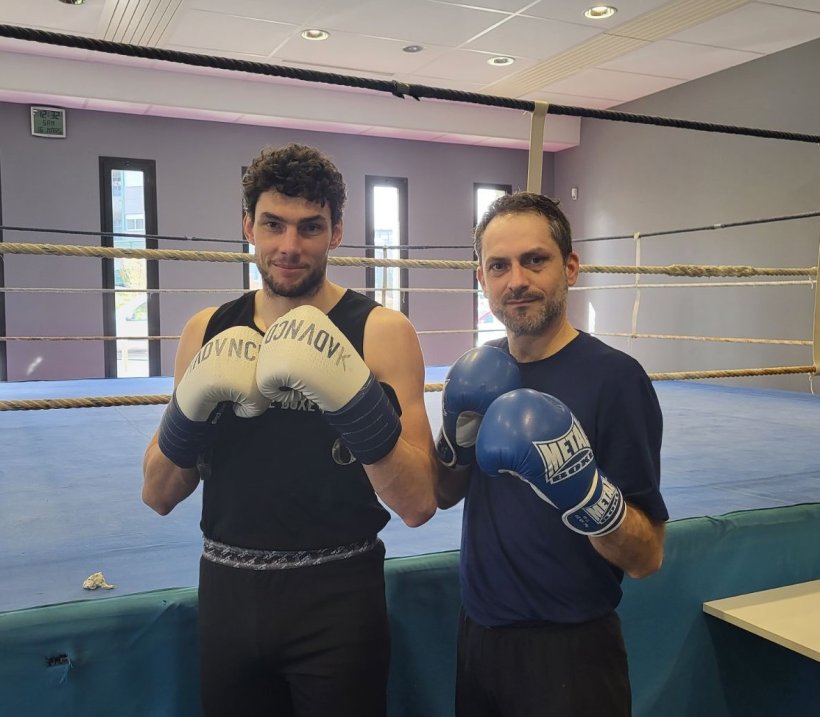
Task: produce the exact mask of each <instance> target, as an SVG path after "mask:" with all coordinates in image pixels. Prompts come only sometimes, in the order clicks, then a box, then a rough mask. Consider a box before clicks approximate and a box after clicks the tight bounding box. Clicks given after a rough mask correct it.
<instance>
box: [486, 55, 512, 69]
mask: <svg viewBox="0 0 820 717" xmlns="http://www.w3.org/2000/svg"><path fill="white" fill-rule="evenodd" d="M513 62H515V59H513V58H512V57H504V56H500V57H491V58H490V59H489V60H487V64H488V65H492V66H493V67H506V66H507V65H512V63H513Z"/></svg>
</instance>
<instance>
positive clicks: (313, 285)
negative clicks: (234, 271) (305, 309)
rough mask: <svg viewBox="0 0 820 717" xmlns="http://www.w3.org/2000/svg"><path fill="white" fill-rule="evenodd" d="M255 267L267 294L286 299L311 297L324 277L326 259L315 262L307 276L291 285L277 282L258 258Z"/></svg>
mask: <svg viewBox="0 0 820 717" xmlns="http://www.w3.org/2000/svg"><path fill="white" fill-rule="evenodd" d="M256 268H257V269H259V275H260V276H261V277H262V283H263V284H264V285H265V291H266V293H267V294H268V295H269V296H283V297H286V298H288V299H295V298H298V297H311V296H314V295H315V294H316V292H318V291H319V288H320V287H321V286H322V282H323V281H324V278H325V270H326V268H327V261H323V262H321V263H319V264H317V265H316V266H315V267H314V268H313V269H312V270H311V271H310V273H309V274H307V276H305V277H304V278H303V279H302V280H301V281H299V282H298V283H296V284H293V285H287V284H283V283H281V282H277V281H276V280H275V279H274V278H273V276H271V274H270V273H269V272H268V271H267V270H266V268H265V267H263V266H262V264H261V262H260V260H259V259H258V258H257V260H256Z"/></svg>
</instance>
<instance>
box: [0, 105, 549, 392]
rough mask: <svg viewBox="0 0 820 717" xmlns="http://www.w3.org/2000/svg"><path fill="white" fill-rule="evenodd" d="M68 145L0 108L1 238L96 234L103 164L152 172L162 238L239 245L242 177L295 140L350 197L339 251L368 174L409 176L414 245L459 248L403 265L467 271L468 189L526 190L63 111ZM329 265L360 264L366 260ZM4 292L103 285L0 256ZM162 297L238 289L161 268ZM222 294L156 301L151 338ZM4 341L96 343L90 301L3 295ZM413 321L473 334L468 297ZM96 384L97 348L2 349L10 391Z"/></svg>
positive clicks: (170, 347) (420, 276)
mask: <svg viewBox="0 0 820 717" xmlns="http://www.w3.org/2000/svg"><path fill="white" fill-rule="evenodd" d="M67 126H68V138H67V139H64V140H55V139H42V138H33V137H31V136H30V132H29V118H28V106H27V105H22V104H19V105H18V104H0V172H2V175H0V178H1V179H2V182H0V187H2V207H3V222H4V224H5V225H6V226H22V227H40V228H49V229H65V230H68V229H75V230H84V231H99V229H100V197H99V169H98V158H99V157H100V156H113V157H128V158H139V159H153V160H156V169H157V195H158V197H157V200H158V209H157V211H158V220H159V234H164V235H172V236H196V237H210V238H220V239H222V238H225V239H230V240H237V239H240V238H241V227H240V218H241V214H240V186H239V182H240V175H241V167H242V166H243V165H247V164H248V163H249V162H250V160H251V159H252V158H253V157H254V156H255V155H256V154H257V153H258V151H259V150H260V149H261V148H262V147H263V146H265V145H267V144H280V143H286V142H290V141H300V142H304V143H307V144H312V145H315V146H317V147H319V148H321V149H322V150H324V151H325V152H327V153H329V154H330V155H331V156H332V157H333V158H334V160H335V161H336V162H337V164H338V166H339V168H340V170H341V171H342V173H343V174H344V176H345V180H346V182H347V186H348V194H349V198H348V206H347V210H346V214H345V241H346V242H347V243H348V244H356V245H363V244H364V243H365V237H364V202H365V199H364V186H365V175H368V174H370V175H378V176H395V177H406V178H407V179H408V195H409V220H408V226H409V232H410V243H411V244H417V245H418V244H421V245H464V247H465V249H464V250H461V251H457V250H429V251H414V252H411V257H412V258H428V259H431V258H432V259H449V258H452V259H472V250H471V248H470V247H471V229H472V213H473V198H472V192H473V183H474V182H482V183H484V182H486V183H501V184H510V185H512V187H513V188H514V189H517V188H521V187H524V186H526V176H527V153H526V152H525V151H522V150H509V149H494V148H481V147H468V146H462V145H446V144H438V143H427V142H418V141H409V140H408V141H402V140H391V139H382V138H373V137H360V136H353V135H341V134H325V133H315V132H304V131H297V130H285V129H273V128H262V127H252V126H243V125H230V124H221V123H214V122H203V121H194V120H182V119H165V118H157V117H145V116H137V115H126V114H113V113H100V112H88V111H81V110H69V111H68V117H67ZM553 174H554V166H553V158H552V156H550V155H547V156H545V163H544V191H545V192H547V193H550V192H552V190H553V187H552V177H553ZM4 240H5V241H6V242H35V243H63V244H90V245H93V244H99V239H98V237H93V236H77V235H71V234H45V233H31V232H16V231H9V230H7V231H5V232H4ZM160 247H161V248H174V249H177V248H183V249H199V250H227V251H239V250H240V249H239V246H238V245H235V244H234V245H230V244H210V243H209V244H190V243H180V242H170V241H163V242H160ZM337 253H338V254H339V255H352V256H357V255H358V256H361V255H363V254H364V252H363V251H362V250H345V249H344V247H342V248H341V249H340V250H339V251H338V252H337ZM5 270H6V271H5V277H6V284H7V286H9V287H12V286H14V287H27V286H28V287H34V286H37V287H97V288H99V287H100V286H101V274H102V272H101V268H100V260H99V259H95V258H80V257H77V258H75V257H57V256H42V255H41V256H25V255H7V256H6V257H5ZM330 275H331V278H332V279H333V280H335V281H338V282H340V283H342V284H344V285H347V286H352V287H363V286H364V285H365V272H364V269H353V268H334V267H331V269H330ZM472 281H473V278H472V273H471V272H468V271H463V270H462V271H458V270H432V269H411V270H410V285H411V287H413V288H428V287H441V286H444V287H462V288H471V287H472ZM160 286H161V287H163V288H203V287H212V288H232V287H241V286H242V270H241V265H240V264H218V263H212V262H211V263H206V262H187V261H185V262H183V261H162V262H161V263H160ZM233 296H234V295H232V294H225V293H214V294H213V295H209V294H208V295H206V294H193V293H189V294H184V293H180V294H162V295H161V301H160V303H161V333H162V334H163V335H176V334H178V333H179V332H180V330H181V328H182V326H183V324H184V322H185V320H186V319H187V318H188V317H189V316H190V315H191V314H192V313H194V312H195V311H196V310H198V309H199V308H202V307H204V306H209V305H214V304H217V303H221V302H222V301H225V300H227V299H228V298H232V297H233ZM6 313H7V333H8V335H9V336H40V335H42V336H45V335H63V336H66V335H71V336H84V335H88V336H98V335H101V334H102V333H103V331H102V300H101V295H100V294H92V295H86V294H64V295H55V294H23V293H11V292H9V293H8V294H7V296H6ZM410 318H411V320H412V321H413V323H414V324H415V325H416V328H417V329H418V330H419V331H424V330H436V329H467V328H470V327H471V326H472V322H473V297H472V295H470V294H445V293H442V294H427V293H418V294H413V295H411V298H410ZM471 345H472V336H471V335H469V334H455V335H449V336H448V335H422V348H423V350H424V354H425V360H426V362H427V363H428V364H430V365H435V364H447V363H451V362H452V361H454V360H455V359H456V358H457V357H458V356H459V355H460V354H461V353H462V352H463V351H465V350H466V349H467V348H469V346H471ZM175 347H176V342H175V341H164V342H163V345H162V355H163V361H162V372H163V373H164V374H170V373H172V371H173V355H174V351H175ZM103 375H104V364H103V349H102V344H101V343H100V342H59V343H57V342H50V343H44V342H19V341H17V342H9V345H8V378H9V380H27V379H29V380H30V379H62V378H88V377H99V376H103Z"/></svg>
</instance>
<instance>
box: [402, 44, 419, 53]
mask: <svg viewBox="0 0 820 717" xmlns="http://www.w3.org/2000/svg"><path fill="white" fill-rule="evenodd" d="M423 49H424V47H423V46H422V45H407V46H406V47H402V48H401V51H402V52H421V51H422V50H423Z"/></svg>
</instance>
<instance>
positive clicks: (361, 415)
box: [256, 305, 401, 465]
mask: <svg viewBox="0 0 820 717" xmlns="http://www.w3.org/2000/svg"><path fill="white" fill-rule="evenodd" d="M256 382H257V385H258V387H259V390H260V391H261V392H262V395H264V396H266V397H267V398H269V399H271V400H272V401H287V400H292V398H293V396H294V394H296V395H300V396H302V397H304V398H306V399H308V400H309V401H312V402H313V403H315V404H316V405H317V406H318V407H319V408H320V409H321V410H322V412H323V415H324V418H325V420H326V421H327V422H328V423H329V424H330V425H331V426H332V427H333V428H334V429H335V430H336V431H337V432H338V433H339V436H340V437H341V439H342V441H343V442H344V444H345V446H346V447H347V449H348V450H349V451H350V453H351V454H352V455H353V456H354V457H355V458H357V459H358V460H359V462H360V463H363V464H365V465H369V464H371V463H376V462H377V461H379V460H381V459H382V458H384V457H385V456H387V454H388V453H390V451H392V450H393V447H394V446H395V445H396V443H397V442H398V440H399V436H400V434H401V420H400V418H399V411H397V410H396V405H394V401H395V402H396V403H398V400H397V399H396V397H395V392H394V391H393V389H392V388H389V389H388V391H385V389H384V387H383V386H382V385H381V384H380V383H379V382H378V381H377V380H376V377H375V376H374V375H373V373H372V372H371V371H370V369H369V368H368V366H367V364H366V363H365V362H364V359H363V358H362V357H361V356H360V355H359V353H358V352H357V351H356V349H355V348H354V347H353V345H352V344H351V343H350V341H349V340H348V338H347V336H345V335H344V334H343V333H342V331H341V330H340V329H339V328H338V327H337V326H336V325H335V324H334V323H333V322H332V321H331V320H330V319H329V318H328V317H327V315H326V314H325V313H324V312H322V311H321V310H319V309H317V308H316V307H315V306H310V305H304V306H299V307H297V308H295V309H291V310H290V311H288V312H287V313H286V314H285V315H284V316H282V317H281V318H279V319H278V320H277V321H275V322H274V323H273V324H271V325H270V327H269V328H268V330H267V332H266V333H265V337H264V338H263V339H262V348H261V349H260V351H259V360H258V364H257V368H256ZM390 394H392V397H391V395H390ZM391 398H392V399H393V400H391Z"/></svg>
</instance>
